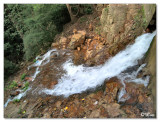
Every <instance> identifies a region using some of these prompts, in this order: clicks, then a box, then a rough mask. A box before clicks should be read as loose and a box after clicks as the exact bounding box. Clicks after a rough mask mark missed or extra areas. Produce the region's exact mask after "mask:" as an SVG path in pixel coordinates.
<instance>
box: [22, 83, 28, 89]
mask: <svg viewBox="0 0 160 122" xmlns="http://www.w3.org/2000/svg"><path fill="white" fill-rule="evenodd" d="M28 88H29V82H26V83H25V84H24V87H23V91H26V90H27V89H28Z"/></svg>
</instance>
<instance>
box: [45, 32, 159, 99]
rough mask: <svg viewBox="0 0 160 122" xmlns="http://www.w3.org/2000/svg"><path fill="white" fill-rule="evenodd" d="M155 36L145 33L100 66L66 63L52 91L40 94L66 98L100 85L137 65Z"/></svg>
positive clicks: (138, 81)
mask: <svg viewBox="0 0 160 122" xmlns="http://www.w3.org/2000/svg"><path fill="white" fill-rule="evenodd" d="M155 35H156V31H155V32H153V33H152V34H151V33H146V34H143V35H141V36H139V37H137V38H136V40H135V43H134V44H133V45H129V46H127V48H126V49H125V50H123V51H121V52H119V53H118V54H117V55H116V56H114V57H112V58H110V59H109V60H108V61H107V62H106V63H105V64H104V65H101V66H96V67H84V66H83V65H80V66H75V65H74V64H73V62H72V61H71V60H68V61H66V62H65V63H64V64H63V69H64V70H65V71H66V74H64V75H63V76H62V77H61V79H59V81H58V84H57V85H55V87H54V88H53V89H44V90H42V92H44V93H46V94H50V95H63V96H64V97H68V96H69V95H72V94H75V93H82V92H83V91H86V90H88V89H93V88H96V87H97V86H100V85H102V84H103V82H104V80H105V79H110V78H111V77H115V76H118V75H120V73H121V72H123V71H124V70H126V69H127V68H129V67H132V66H134V65H136V64H138V60H139V59H141V58H142V57H143V56H144V54H145V53H146V51H147V50H148V48H149V46H150V43H151V41H152V39H153V37H154V36H155ZM137 72H138V71H137ZM127 75H128V74H127ZM131 82H136V83H143V84H145V80H143V79H138V80H137V79H134V80H133V79H132V81H131ZM123 92H124V91H123Z"/></svg>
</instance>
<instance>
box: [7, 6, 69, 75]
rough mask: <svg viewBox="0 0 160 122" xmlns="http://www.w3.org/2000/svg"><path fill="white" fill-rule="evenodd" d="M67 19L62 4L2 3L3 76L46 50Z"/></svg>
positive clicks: (65, 8)
mask: <svg viewBox="0 0 160 122" xmlns="http://www.w3.org/2000/svg"><path fill="white" fill-rule="evenodd" d="M69 21H70V16H69V13H68V10H67V7H66V5H65V4H58V5H57V4H52V5H51V4H5V5H4V72H5V74H4V77H5V78H7V77H8V76H9V75H11V74H12V73H14V72H15V71H16V70H17V69H18V64H19V62H21V61H22V60H26V61H28V60H31V59H33V58H34V57H35V56H36V55H37V54H39V53H41V51H42V50H46V49H47V48H48V47H49V46H50V44H51V43H52V42H53V40H54V37H55V35H56V34H58V33H60V32H61V31H62V30H63V25H64V24H65V23H67V22H69Z"/></svg>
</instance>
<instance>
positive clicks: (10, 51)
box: [4, 5, 24, 79]
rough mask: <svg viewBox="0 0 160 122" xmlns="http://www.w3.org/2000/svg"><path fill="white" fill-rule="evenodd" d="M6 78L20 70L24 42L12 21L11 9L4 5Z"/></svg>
mask: <svg viewBox="0 0 160 122" xmlns="http://www.w3.org/2000/svg"><path fill="white" fill-rule="evenodd" d="M4 8H5V9H4V57H5V58H4V78H5V79H7V78H8V77H9V76H10V75H12V74H13V73H14V72H16V71H17V70H18V65H17V64H18V63H19V62H20V61H22V59H23V54H24V52H23V40H22V38H21V37H20V35H19V32H18V31H17V29H16V27H15V26H14V23H13V22H12V21H11V15H10V8H9V7H8V6H7V5H4Z"/></svg>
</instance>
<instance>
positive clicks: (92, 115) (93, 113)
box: [89, 109, 101, 118]
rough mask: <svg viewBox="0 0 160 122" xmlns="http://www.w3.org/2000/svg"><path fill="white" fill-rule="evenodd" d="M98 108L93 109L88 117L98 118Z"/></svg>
mask: <svg viewBox="0 0 160 122" xmlns="http://www.w3.org/2000/svg"><path fill="white" fill-rule="evenodd" d="M100 112H101V111H100V110H99V109H98V110H97V109H96V110H93V111H92V113H91V114H90V115H89V118H98V117H99V116H100Z"/></svg>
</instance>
